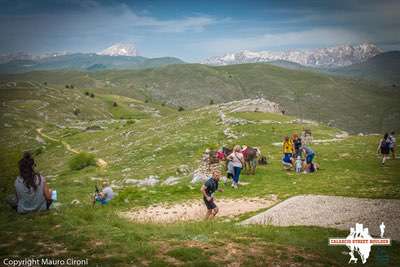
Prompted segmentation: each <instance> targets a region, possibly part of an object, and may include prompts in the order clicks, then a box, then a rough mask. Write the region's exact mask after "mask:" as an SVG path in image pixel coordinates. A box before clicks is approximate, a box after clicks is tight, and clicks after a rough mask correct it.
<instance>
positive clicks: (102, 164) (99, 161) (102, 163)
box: [36, 128, 108, 168]
mask: <svg viewBox="0 0 400 267" xmlns="http://www.w3.org/2000/svg"><path fill="white" fill-rule="evenodd" d="M36 132H37V133H38V134H39V135H41V136H42V137H44V138H46V139H49V140H51V141H53V142H59V143H61V144H62V145H63V146H64V147H65V149H66V150H68V151H70V152H72V153H74V154H78V153H79V151H78V150H76V149H74V148H72V147H71V145H70V144H68V143H67V142H65V141H63V140H59V139H56V138H53V137H51V136H48V135H47V134H45V133H43V129H42V128H38V129H36ZM96 164H97V166H99V167H101V168H104V167H106V166H107V165H108V163H107V162H106V161H105V160H103V159H96Z"/></svg>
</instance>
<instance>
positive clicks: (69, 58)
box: [0, 53, 184, 73]
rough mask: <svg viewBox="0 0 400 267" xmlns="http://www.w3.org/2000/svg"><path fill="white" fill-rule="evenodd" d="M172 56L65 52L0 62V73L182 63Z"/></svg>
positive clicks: (101, 68) (105, 68)
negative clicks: (63, 53)
mask: <svg viewBox="0 0 400 267" xmlns="http://www.w3.org/2000/svg"><path fill="white" fill-rule="evenodd" d="M182 63H184V62H183V61H182V60H180V59H178V58H174V57H160V58H145V57H140V56H135V57H133V56H111V55H98V54H81V53H78V54H67V55H61V56H54V57H45V58H39V59H34V60H29V59H26V60H13V61H10V62H7V63H3V64H0V72H1V73H21V72H28V71H33V70H61V69H72V70H81V71H98V70H107V69H146V68H157V67H161V66H165V65H170V64H182Z"/></svg>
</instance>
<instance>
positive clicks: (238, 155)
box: [227, 145, 244, 188]
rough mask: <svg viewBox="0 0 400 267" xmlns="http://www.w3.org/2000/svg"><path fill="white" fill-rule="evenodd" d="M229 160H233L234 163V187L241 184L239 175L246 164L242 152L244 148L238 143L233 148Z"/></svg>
mask: <svg viewBox="0 0 400 267" xmlns="http://www.w3.org/2000/svg"><path fill="white" fill-rule="evenodd" d="M227 159H228V160H231V161H232V165H233V172H234V173H233V181H232V187H233V188H237V187H238V184H239V177H240V172H241V170H242V168H243V166H244V157H243V154H242V149H241V147H240V146H239V145H236V146H235V147H234V148H233V152H232V153H231V154H230V155H229V156H228V157H227Z"/></svg>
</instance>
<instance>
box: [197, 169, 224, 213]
mask: <svg viewBox="0 0 400 267" xmlns="http://www.w3.org/2000/svg"><path fill="white" fill-rule="evenodd" d="M220 177H221V172H220V171H218V170H215V171H213V174H212V177H211V178H210V179H208V180H207V182H205V183H204V184H203V185H202V186H201V189H200V191H201V193H202V194H203V200H204V204H206V207H207V213H206V218H205V219H206V220H208V219H212V218H214V217H215V215H217V213H218V211H219V210H218V207H217V205H215V198H214V193H215V192H216V191H220V192H223V191H224V190H223V189H218V182H219V179H220Z"/></svg>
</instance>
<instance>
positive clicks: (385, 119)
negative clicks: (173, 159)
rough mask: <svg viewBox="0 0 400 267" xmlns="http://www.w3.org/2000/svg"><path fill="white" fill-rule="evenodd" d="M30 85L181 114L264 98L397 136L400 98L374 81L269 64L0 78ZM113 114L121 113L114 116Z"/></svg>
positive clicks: (304, 114) (355, 128) (339, 123)
mask: <svg viewBox="0 0 400 267" xmlns="http://www.w3.org/2000/svg"><path fill="white" fill-rule="evenodd" d="M14 81H17V85H21V86H22V85H23V84H25V83H26V82H29V81H35V82H37V83H42V82H43V81H47V82H48V84H49V86H50V85H51V86H55V87H64V86H65V84H72V83H73V84H74V85H75V86H76V88H81V89H86V90H94V89H95V90H96V92H101V93H103V94H117V95H124V96H128V97H132V98H136V99H141V100H145V99H150V100H152V101H156V102H158V103H166V104H167V105H169V106H173V107H175V108H177V107H179V106H182V107H184V108H185V109H187V108H195V107H200V106H205V105H208V104H209V103H210V101H211V100H212V101H213V102H214V103H221V102H227V101H232V100H237V99H243V98H255V97H256V96H259V95H262V96H264V97H265V98H266V99H268V100H271V101H274V102H277V103H279V104H280V105H281V107H282V108H283V109H284V110H285V111H286V114H289V115H292V116H295V117H300V118H306V119H313V120H317V121H323V122H325V123H330V124H331V125H334V126H335V127H338V128H341V129H345V130H348V131H351V132H353V133H359V132H363V133H371V132H372V133H376V132H382V131H387V129H391V128H393V129H394V130H400V124H399V121H400V120H399V118H400V110H399V105H398V104H397V103H398V102H399V100H400V93H399V92H398V90H395V89H396V88H392V87H391V86H387V85H382V84H380V83H375V82H372V81H364V80H360V79H350V78H343V77H338V76H329V75H327V74H322V73H317V72H313V71H307V70H290V69H285V68H281V67H277V66H273V65H271V64H240V65H230V66H222V67H211V66H206V65H200V64H178V65H169V66H164V67H161V68H155V69H145V70H107V71H101V72H95V73H91V72H89V73H87V72H78V71H53V72H45V71H37V72H30V73H24V74H18V75H15V74H10V75H0V83H3V84H6V83H7V82H14ZM115 112H122V113H123V114H124V112H123V111H122V110H121V111H118V109H117V110H116V111H115Z"/></svg>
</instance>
